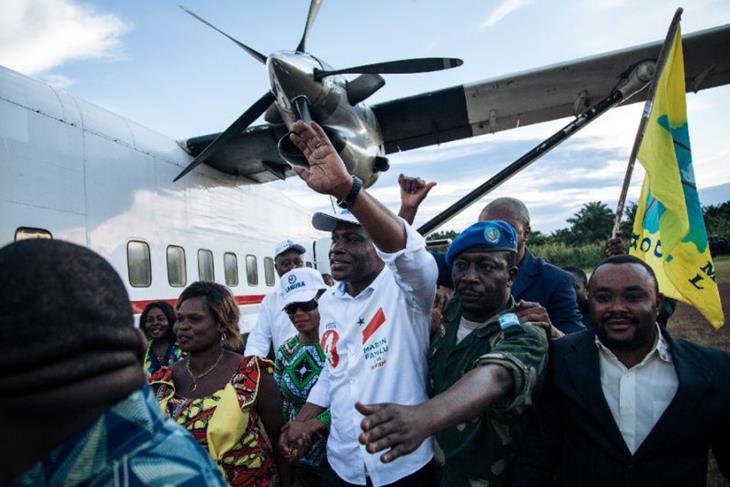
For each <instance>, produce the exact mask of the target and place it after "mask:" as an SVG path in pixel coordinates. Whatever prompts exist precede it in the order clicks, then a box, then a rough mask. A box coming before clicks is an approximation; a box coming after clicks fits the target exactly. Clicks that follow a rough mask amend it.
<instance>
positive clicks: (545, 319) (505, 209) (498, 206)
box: [398, 174, 585, 337]
mask: <svg viewBox="0 0 730 487" xmlns="http://www.w3.org/2000/svg"><path fill="white" fill-rule="evenodd" d="M398 182H399V184H400V187H401V208H400V211H399V212H398V215H399V216H401V217H402V218H404V219H405V220H406V221H407V222H408V223H411V224H412V223H413V220H414V219H415V217H416V211H417V210H418V206H419V205H420V204H421V203H422V202H423V200H424V199H425V198H426V195H427V194H428V192H429V191H430V190H431V188H432V187H433V186H434V185H435V183H426V182H424V181H423V180H422V179H420V178H409V177H405V176H403V175H402V174H401V176H400V178H399V179H398ZM487 220H503V221H506V222H507V223H509V224H510V225H511V226H512V228H514V229H515V230H516V231H517V245H518V247H517V263H518V271H517V277H516V279H515V282H514V285H513V286H512V297H514V298H515V301H516V302H517V308H516V311H517V316H519V318H520V319H521V320H522V321H529V322H531V323H535V324H541V325H542V327H543V328H545V330H546V331H548V333H549V335H550V336H553V337H557V336H561V335H562V334H564V333H574V332H577V331H581V330H583V329H585V327H584V326H583V320H582V317H581V314H580V311H579V310H578V305H577V304H576V299H575V286H574V284H573V278H572V277H571V275H570V274H568V273H567V272H565V271H564V270H562V269H560V268H559V267H556V266H554V265H552V264H550V263H549V262H547V261H546V260H545V259H543V258H542V257H535V256H534V255H532V253H531V252H530V251H529V250H527V246H526V245H527V240H528V239H529V237H530V233H531V231H532V230H531V229H530V213H529V212H528V210H527V207H526V206H525V204H524V203H523V202H522V201H520V200H518V199H515V198H497V199H495V200H494V201H492V202H490V203H489V204H488V205H487V206H485V207H484V209H483V210H482V212H481V214H480V215H479V221H482V222H483V221H487ZM431 255H433V257H434V259H435V260H436V264H437V265H438V268H439V277H438V285H439V286H445V287H448V288H450V289H453V288H454V284H453V283H452V282H451V268H450V267H449V266H448V265H447V264H446V260H445V254H442V253H438V252H432V254H431ZM550 325H552V326H550ZM556 328H557V330H556ZM558 330H559V331H558Z"/></svg>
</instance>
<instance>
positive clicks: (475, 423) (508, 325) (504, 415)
mask: <svg viewBox="0 0 730 487" xmlns="http://www.w3.org/2000/svg"><path fill="white" fill-rule="evenodd" d="M513 310H514V301H513V300H512V299H511V298H510V303H509V305H508V306H507V307H506V308H505V309H503V310H501V311H500V312H499V313H497V314H495V316H494V317H493V318H491V319H489V320H488V321H487V323H486V324H485V325H484V326H481V327H479V328H477V329H475V330H474V331H472V332H471V333H470V334H469V335H467V336H466V338H464V339H463V340H462V341H461V342H459V343H458V344H457V343H456V340H457V338H456V333H457V330H458V328H459V323H460V321H461V313H462V308H461V303H460V302H459V300H458V299H453V300H451V302H449V304H448V305H447V307H446V310H445V311H444V325H445V331H446V333H445V334H444V335H443V336H441V337H439V338H437V339H436V340H435V341H434V342H433V344H432V346H431V353H430V359H429V384H430V391H429V392H430V395H431V397H434V396H436V395H438V394H440V393H442V392H444V391H445V390H447V389H449V388H450V387H451V386H452V385H454V384H455V383H456V382H457V381H458V380H459V379H460V378H461V377H462V376H463V375H464V374H466V373H467V372H468V371H469V370H471V369H472V368H474V367H477V366H479V365H488V364H498V365H501V366H503V367H505V368H506V369H507V370H509V371H510V372H511V373H512V377H513V379H514V391H513V393H512V394H511V395H510V396H509V397H506V398H504V399H503V400H502V401H500V402H499V403H497V404H493V405H492V407H490V408H489V409H488V410H487V411H486V412H485V413H484V414H482V415H481V416H479V417H477V418H474V419H473V420H471V421H468V422H467V423H462V424H459V425H456V426H454V427H452V428H448V429H445V430H443V431H441V432H440V433H438V434H437V435H435V436H434V450H435V458H436V462H437V465H438V467H439V481H440V485H442V486H449V487H461V486H469V487H471V486H484V487H486V486H489V487H495V486H497V487H498V486H500V485H502V482H503V481H504V477H505V473H506V471H507V465H508V464H509V462H510V461H511V460H512V458H513V457H514V455H515V453H516V452H517V449H518V448H519V446H520V444H521V442H522V439H523V437H524V434H525V430H526V428H527V423H528V419H529V418H528V412H529V410H530V408H531V406H532V399H533V396H534V395H535V393H536V391H537V390H538V388H539V386H540V384H541V383H542V379H543V375H544V373H543V372H544V370H545V366H546V363H547V349H548V344H547V338H546V336H545V333H544V332H543V331H542V330H540V329H539V328H537V327H535V326H534V325H530V324H527V323H519V321H518V320H517V316H516V315H515V314H514V313H513Z"/></svg>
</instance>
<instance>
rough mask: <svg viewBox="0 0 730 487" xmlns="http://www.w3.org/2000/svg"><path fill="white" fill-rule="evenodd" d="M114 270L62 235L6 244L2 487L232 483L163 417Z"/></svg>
mask: <svg viewBox="0 0 730 487" xmlns="http://www.w3.org/2000/svg"><path fill="white" fill-rule="evenodd" d="M145 347H146V344H145V340H144V337H143V336H142V333H141V332H140V331H139V330H138V329H136V328H135V327H134V319H133V315H132V309H131V307H130V304H129V296H128V295H127V291H126V289H125V288H124V284H123V283H122V280H121V279H120V278H119V276H118V275H117V273H116V272H115V271H114V269H113V268H112V266H111V265H110V264H109V263H108V262H107V261H105V260H104V259H103V258H102V257H100V256H99V255H97V254H96V253H94V252H92V251H91V250H89V249H87V248H84V247H80V246H78V245H75V244H71V243H66V242H61V241H58V240H25V241H21V242H16V243H13V244H10V245H8V246H6V247H4V248H2V249H0V397H2V400H0V417H2V418H3V423H4V424H3V431H2V435H0V485H6V484H7V485H11V486H13V487H15V486H24V485H33V486H43V485H58V486H64V487H66V486H82V485H83V486H85V485H94V486H112V485H115V486H116V485H119V481H120V479H124V480H125V481H126V482H127V485H148V486H160V487H162V486H167V485H173V484H174V485H206V486H224V485H226V484H225V482H224V481H223V479H222V477H221V476H220V473H219V472H218V469H217V468H216V466H215V465H214V464H213V462H212V461H211V459H210V457H209V456H208V455H207V454H206V452H205V451H203V450H202V449H201V448H200V445H198V444H197V443H196V442H195V440H193V439H192V438H191V437H190V435H188V434H187V432H186V431H185V430H184V429H182V428H181V427H179V426H178V425H176V424H175V423H174V422H173V421H171V420H170V419H169V418H165V417H164V416H163V415H162V414H161V413H160V409H159V407H158V405H157V403H156V401H155V399H154V396H153V395H152V391H151V390H150V387H149V385H148V384H147V382H146V380H145V371H144V369H143V368H142V359H143V357H144V352H145Z"/></svg>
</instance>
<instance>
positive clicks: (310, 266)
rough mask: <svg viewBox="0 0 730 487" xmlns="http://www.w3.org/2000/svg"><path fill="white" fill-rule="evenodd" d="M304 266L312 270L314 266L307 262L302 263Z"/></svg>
mask: <svg viewBox="0 0 730 487" xmlns="http://www.w3.org/2000/svg"><path fill="white" fill-rule="evenodd" d="M304 265H305V266H307V267H309V268H312V267H314V264H312V263H311V262H309V261H307V262H305V263H304Z"/></svg>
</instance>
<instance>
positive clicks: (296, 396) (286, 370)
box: [274, 336, 330, 468]
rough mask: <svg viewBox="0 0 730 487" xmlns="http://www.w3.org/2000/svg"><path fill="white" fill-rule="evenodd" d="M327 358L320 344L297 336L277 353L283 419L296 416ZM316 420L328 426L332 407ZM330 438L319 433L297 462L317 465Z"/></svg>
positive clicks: (276, 372)
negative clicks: (301, 340) (304, 341)
mask: <svg viewBox="0 0 730 487" xmlns="http://www.w3.org/2000/svg"><path fill="white" fill-rule="evenodd" d="M326 360H327V357H326V355H325V353H324V351H323V350H322V347H320V345H319V343H316V342H315V343H302V342H300V341H299V337H298V336H293V337H291V338H290V339H288V340H287V341H286V342H284V344H283V345H282V346H280V347H279V350H277V352H276V366H275V369H274V378H275V379H276V382H277V383H278V384H279V389H281V395H282V398H283V401H282V403H283V413H284V419H285V420H287V421H291V420H293V419H294V418H296V417H297V414H299V411H300V410H301V408H302V406H303V405H304V403H306V402H307V396H308V395H309V391H311V390H312V387H314V384H316V383H317V379H319V374H320V372H322V369H323V368H324V366H325V361H326ZM317 419H318V420H319V421H320V422H321V423H322V424H324V425H325V426H327V427H328V428H329V425H330V412H329V409H328V410H325V411H324V412H322V413H321V414H320V415H319V416H318V417H317ZM326 446H327V437H326V436H325V435H320V436H319V437H318V438H317V441H315V442H314V444H313V445H312V449H311V450H310V451H309V453H308V454H307V455H306V456H304V457H302V458H301V459H299V461H298V462H297V465H299V466H304V467H310V468H312V467H318V466H319V465H320V463H321V462H322V460H323V459H324V457H325V455H326Z"/></svg>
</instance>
